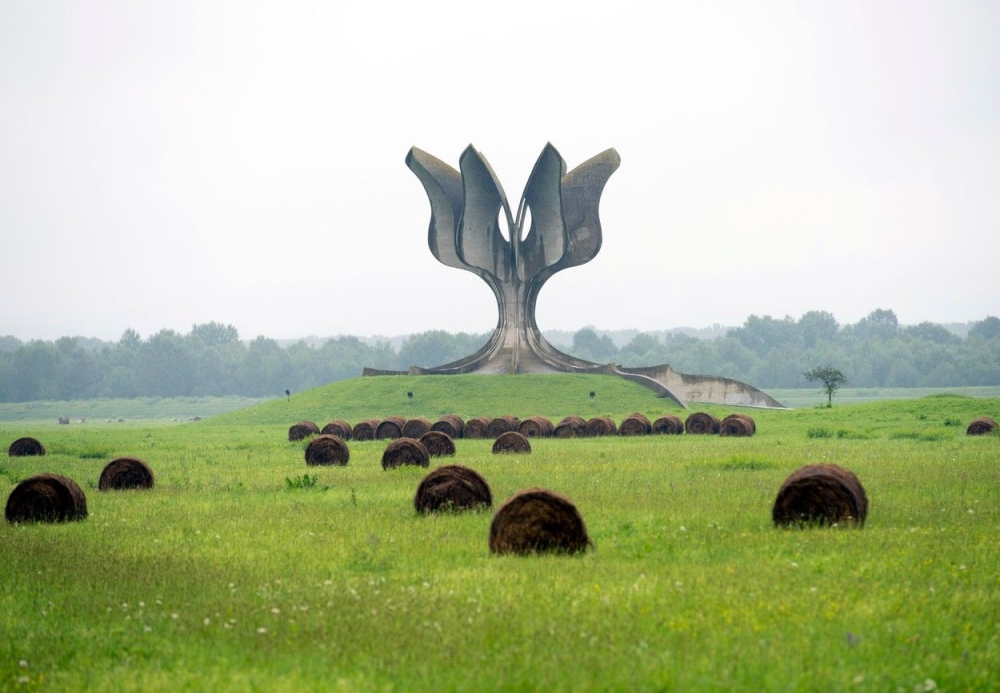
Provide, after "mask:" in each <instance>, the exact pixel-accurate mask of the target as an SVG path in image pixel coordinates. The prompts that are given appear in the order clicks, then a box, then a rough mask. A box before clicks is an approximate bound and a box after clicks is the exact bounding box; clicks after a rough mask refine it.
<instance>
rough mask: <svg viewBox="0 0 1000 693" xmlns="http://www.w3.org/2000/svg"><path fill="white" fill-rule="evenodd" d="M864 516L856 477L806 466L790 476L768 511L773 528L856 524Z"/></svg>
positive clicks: (864, 502) (832, 467)
mask: <svg viewBox="0 0 1000 693" xmlns="http://www.w3.org/2000/svg"><path fill="white" fill-rule="evenodd" d="M867 515H868V497H867V496H866V495H865V489H864V487H863V486H862V485H861V482H860V481H859V480H858V477H857V476H855V475H854V473H853V472H850V471H848V470H846V469H844V468H843V467H840V466H838V465H835V464H810V465H806V466H805V467H801V468H799V469H797V470H796V471H795V472H793V473H792V474H791V475H790V476H789V477H788V478H787V479H785V483H783V484H782V485H781V488H780V489H779V490H778V496H777V498H775V500H774V508H773V509H772V510H771V519H772V520H773V521H774V524H776V525H801V524H830V525H832V524H835V523H857V524H858V525H862V524H864V522H865V517H867Z"/></svg>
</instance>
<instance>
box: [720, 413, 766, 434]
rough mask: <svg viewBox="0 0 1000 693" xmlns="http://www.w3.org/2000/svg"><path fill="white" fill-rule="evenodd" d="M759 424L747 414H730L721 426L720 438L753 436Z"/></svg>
mask: <svg viewBox="0 0 1000 693" xmlns="http://www.w3.org/2000/svg"><path fill="white" fill-rule="evenodd" d="M756 432H757V424H756V423H755V422H754V420H753V419H752V418H750V417H749V416H748V415H746V414H729V415H728V416H726V417H725V418H723V419H722V423H721V424H720V426H719V435H720V436H752V435H753V434H754V433H756Z"/></svg>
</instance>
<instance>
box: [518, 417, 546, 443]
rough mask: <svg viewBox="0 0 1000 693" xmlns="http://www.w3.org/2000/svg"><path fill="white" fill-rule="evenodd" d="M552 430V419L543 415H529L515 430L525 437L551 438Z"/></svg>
mask: <svg viewBox="0 0 1000 693" xmlns="http://www.w3.org/2000/svg"><path fill="white" fill-rule="evenodd" d="M552 430H553V426H552V421H550V420H549V419H547V418H545V417H544V416H529V417H528V418H527V419H525V420H524V421H522V422H521V423H520V424H519V425H518V427H517V432H518V433H520V434H521V435H522V436H524V437H525V438H551V437H552Z"/></svg>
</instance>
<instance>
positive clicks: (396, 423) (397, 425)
mask: <svg viewBox="0 0 1000 693" xmlns="http://www.w3.org/2000/svg"><path fill="white" fill-rule="evenodd" d="M405 425H406V419H404V418H403V417H402V416H395V415H394V416H387V417H385V419H383V420H382V422H381V423H379V425H378V426H377V427H376V428H375V439H376V440H395V439H396V438H402V437H403V426H405Z"/></svg>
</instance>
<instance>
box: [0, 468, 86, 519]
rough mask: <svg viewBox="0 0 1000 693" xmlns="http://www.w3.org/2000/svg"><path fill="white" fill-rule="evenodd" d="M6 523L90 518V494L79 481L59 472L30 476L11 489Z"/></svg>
mask: <svg viewBox="0 0 1000 693" xmlns="http://www.w3.org/2000/svg"><path fill="white" fill-rule="evenodd" d="M5 515H6V517H7V522H67V521H69V520H82V519H84V518H85V517H87V497H86V496H84V495H83V491H82V490H81V489H80V487H79V486H77V484H76V482H75V481H73V480H72V479H69V478H67V477H64V476H60V475H58V474H36V475H35V476H32V477H28V478H27V479H25V480H24V481H22V482H21V483H19V484H18V485H17V486H15V487H14V490H13V491H11V492H10V495H9V496H8V497H7V508H6V512H5Z"/></svg>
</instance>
